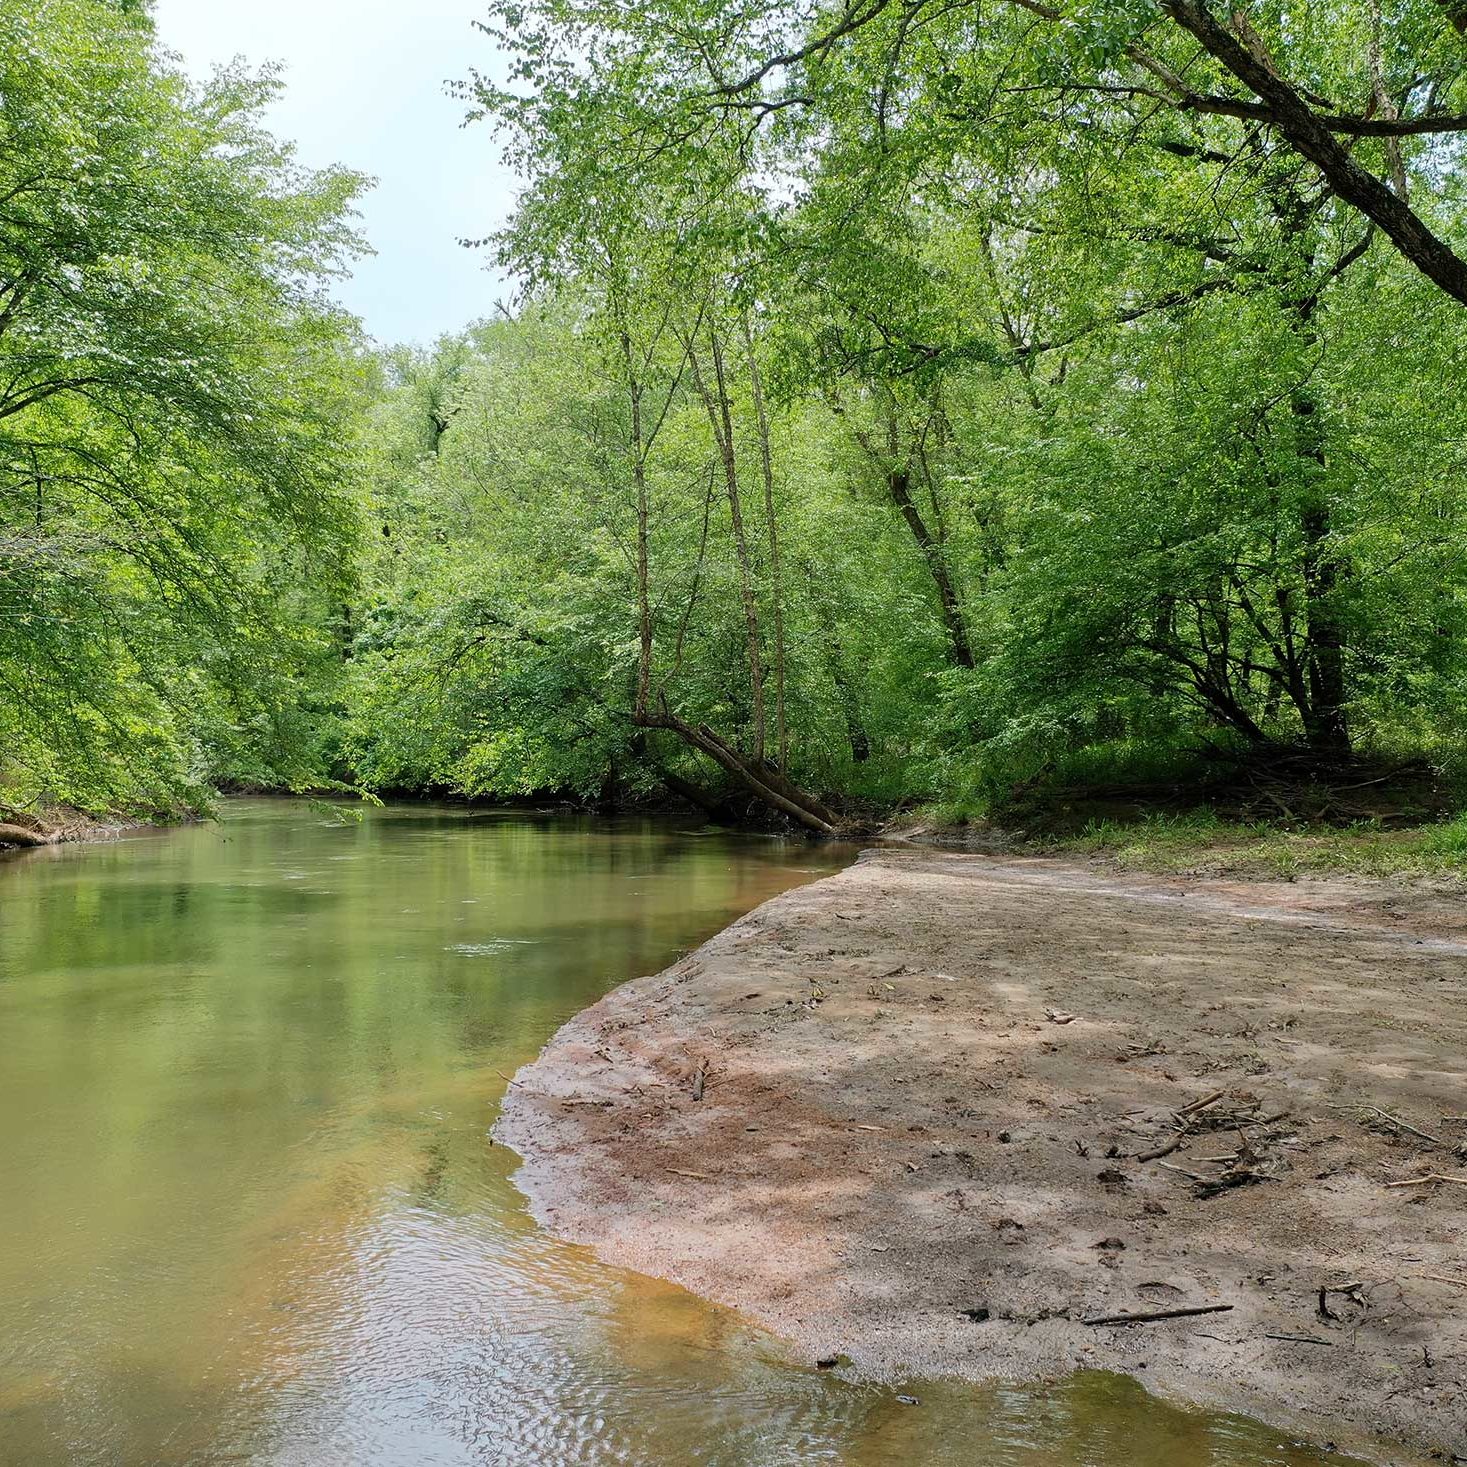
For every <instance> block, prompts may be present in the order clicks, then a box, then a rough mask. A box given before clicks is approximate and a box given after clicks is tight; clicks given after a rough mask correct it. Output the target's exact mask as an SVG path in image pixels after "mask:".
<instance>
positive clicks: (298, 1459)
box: [0, 800, 1342, 1467]
mask: <svg viewBox="0 0 1467 1467" xmlns="http://www.w3.org/2000/svg"><path fill="white" fill-rule="evenodd" d="M354 813H355V812H354ZM850 856H851V852H850V851H849V850H847V849H842V848H839V847H831V846H825V847H822V846H814V845H808V844H805V843H803V842H800V841H781V840H774V839H763V838H757V837H741V836H734V835H727V834H717V833H712V832H708V831H705V830H699V829H696V828H694V826H693V825H692V823H690V822H685V821H684V822H679V821H676V820H647V819H630V818H628V819H613V820H601V819H590V818H583V817H574V816H566V815H553V816H551V815H538V814H528V813H525V812H497V811H493V812H491V811H480V810H466V809H463V808H459V807H450V806H433V805H421V804H414V805H388V806H385V807H382V808H380V809H368V810H365V811H363V812H361V818H360V819H357V818H350V817H346V816H343V815H341V814H339V813H333V812H332V811H331V810H329V809H327V808H324V807H320V806H315V805H311V804H307V803H304V802H296V801H285V800H234V801H229V802H227V803H226V805H225V808H224V811H223V818H222V819H221V820H220V821H219V822H217V823H210V824H203V825H196V826H191V827H187V828H183V829H179V830H174V831H169V832H166V833H162V834H155V833H140V834H138V835H136V836H131V837H128V838H124V839H120V840H117V841H115V842H109V843H106V844H99V845H93V846H84V847H83V846H76V847H61V848H56V849H54V850H50V851H43V852H39V853H36V854H33V855H28V856H25V857H22V858H19V859H16V860H11V861H6V862H4V863H0V1245H3V1246H0V1463H3V1464H5V1467H12V1464H13V1467H62V1464H65V1467H83V1464H86V1467H90V1464H96V1467H177V1464H216V1463H217V1464H223V1463H229V1464H259V1467H265V1464H269V1467H488V1464H494V1467H500V1464H504V1467H561V1464H565V1467H570V1464H577V1467H581V1464H585V1467H600V1464H612V1463H618V1464H622V1463H625V1464H634V1467H682V1464H690V1463H703V1464H712V1467H785V1464H791V1467H793V1464H806V1463H817V1462H818V1463H838V1464H843V1467H847V1464H848V1467H897V1464H900V1467H916V1464H923V1463H932V1464H938V1463H944V1464H945V1463H948V1462H958V1461H963V1462H974V1463H978V1462H981V1463H983V1464H985V1467H1163V1464H1166V1467H1313V1464H1316V1463H1323V1462H1325V1461H1326V1460H1327V1461H1329V1462H1331V1463H1336V1464H1338V1463H1339V1462H1340V1461H1341V1460H1342V1459H1341V1458H1339V1457H1338V1456H1334V1455H1330V1456H1328V1457H1327V1458H1326V1457H1325V1456H1323V1455H1316V1454H1314V1453H1312V1452H1310V1451H1309V1450H1307V1449H1305V1448H1303V1447H1299V1446H1296V1445H1293V1444H1290V1443H1287V1442H1285V1441H1284V1440H1283V1439H1282V1437H1281V1435H1280V1434H1279V1433H1277V1432H1274V1431H1270V1430H1267V1429H1265V1428H1263V1427H1260V1426H1257V1425H1256V1424H1253V1423H1249V1422H1246V1421H1241V1420H1238V1419H1236V1418H1232V1417H1220V1416H1212V1415H1205V1414H1201V1413H1193V1412H1186V1411H1182V1410H1179V1409H1176V1408H1174V1407H1171V1406H1168V1405H1164V1404H1162V1403H1160V1402H1158V1401H1155V1400H1153V1399H1152V1398H1150V1397H1148V1396H1147V1395H1145V1394H1144V1393H1143V1392H1142V1391H1141V1389H1140V1388H1139V1387H1138V1386H1136V1385H1134V1384H1133V1383H1131V1382H1129V1381H1127V1380H1123V1379H1120V1378H1117V1377H1111V1376H1106V1375H1099V1374H1095V1375H1086V1376H1079V1377H1074V1378H1071V1379H1070V1380H1068V1381H1064V1382H1060V1383H1055V1384H1051V1385H1049V1386H1033V1387H1026V1388H1022V1389H1020V1388H1008V1389H1002V1390H978V1389H974V1388H971V1387H964V1386H959V1385H953V1384H938V1383H921V1382H918V1383H911V1384H907V1385H904V1386H903V1388H902V1389H903V1391H904V1392H905V1393H907V1394H911V1395H915V1396H916V1397H918V1398H919V1400H920V1404H919V1405H915V1406H914V1405H908V1404H904V1403H902V1402H901V1401H900V1400H898V1398H897V1394H896V1393H895V1392H894V1391H893V1390H892V1389H890V1388H887V1387H878V1386H872V1385H861V1384H852V1383H849V1382H846V1381H843V1380H840V1379H837V1378H835V1377H833V1376H831V1375H829V1374H825V1373H822V1372H819V1371H816V1370H814V1369H812V1368H809V1366H808V1364H806V1363H804V1362H800V1361H795V1360H791V1359H789V1358H788V1356H787V1354H786V1352H785V1351H784V1350H783V1349H782V1347H781V1346H780V1344H779V1342H778V1341H776V1340H773V1339H770V1338H769V1337H767V1336H765V1335H763V1334H761V1333H760V1332H758V1331H757V1330H754V1329H752V1328H751V1327H749V1326H747V1325H745V1324H743V1323H742V1322H741V1321H740V1320H739V1319H738V1317H737V1316H735V1315H732V1314H730V1313H728V1312H726V1311H723V1310H720V1309H716V1308H714V1307H711V1306H709V1305H706V1304H704V1303H702V1302H701V1301H699V1300H697V1299H694V1298H693V1297H691V1296H690V1295H688V1294H686V1293H683V1292H682V1291H681V1290H678V1289H675V1288H672V1287H670V1286H667V1285H663V1284H659V1283H656V1282H654V1281H651V1280H648V1279H645V1278H642V1277H640V1276H635V1275H630V1274H626V1273H622V1272H619V1271H616V1270H613V1269H609V1268H605V1267H602V1266H600V1265H599V1264H598V1263H597V1262H596V1261H595V1259H594V1258H593V1257H591V1256H590V1255H589V1254H588V1253H587V1252H586V1251H585V1250H583V1249H578V1248H575V1247H571V1246H567V1245H564V1244H560V1243H557V1242H556V1241H555V1240H554V1239H551V1238H549V1237H547V1236H546V1235H545V1234H544V1233H543V1232H541V1231H540V1230H539V1229H538V1228H537V1227H536V1226H535V1225H534V1224H533V1223H532V1222H531V1221H530V1219H529V1218H528V1216H527V1215H526V1212H525V1207H524V1204H523V1200H522V1199H521V1198H520V1196H519V1194H518V1193H517V1192H516V1191H515V1188H514V1185H513V1181H512V1178H513V1173H514V1170H515V1158H514V1156H513V1155H512V1154H510V1153H508V1152H506V1151H505V1150H504V1149H503V1148H501V1147H495V1146H493V1145H491V1144H490V1142H489V1140H488V1137H487V1132H488V1129H489V1126H490V1123H491V1122H492V1120H493V1117H494V1114H495V1108H496V1106H497V1104H498V1100H499V1096H500V1095H501V1093H502V1091H503V1088H504V1085H505V1077H506V1076H508V1075H510V1074H512V1073H513V1071H514V1069H515V1068H516V1067H517V1066H518V1065H520V1064H521V1063H523V1062H524V1061H525V1060H527V1059H528V1058H530V1057H531V1056H532V1055H534V1054H535V1052H536V1051H537V1050H538V1049H539V1047H540V1046H541V1045H542V1044H543V1043H544V1042H545V1040H546V1039H548V1038H549V1036H550V1035H551V1034H552V1033H553V1032H554V1030H555V1029H556V1027H557V1026H558V1025H559V1024H561V1023H562V1022H563V1021H564V1020H565V1019H566V1018H568V1017H569V1016H570V1015H571V1014H573V1013H575V1012H576V1011H577V1010H578V1009H580V1008H582V1007H584V1006H585V1005H587V1004H589V1003H591V1002H593V1001H594V1000H595V999H596V998H597V997H598V996H599V995H600V994H602V993H603V992H605V991H606V990H607V989H608V988H609V987H611V986H612V985H614V984H616V983H619V982H621V981H623V980H624V979H626V978H629V977H632V976H635V975H637V974H641V973H646V972H651V971H655V970H656V969H658V968H660V967H663V966H665V965H666V964H667V963H669V962H671V961H672V960H673V959H674V958H675V957H676V956H677V955H678V953H679V952H681V951H684V950H686V949H687V948H688V947H691V946H693V945H695V944H697V943H698V942H700V941H701V940H703V939H704V938H706V937H707V936H709V935H711V934H712V933H713V932H714V931H716V930H717V929H718V928H719V927H721V926H723V925H724V924H726V923H727V922H728V921H730V920H731V919H732V918H733V917H735V916H737V915H739V914H740V913H742V912H744V911H747V910H748V909H749V908H751V907H753V906H754V905H756V904H757V903H759V902H761V901H763V900H764V899H765V898H767V897H769V896H772V895H774V894H775V893H777V892H779V891H782V890H784V889H786V888H788V887H790V886H792V885H795V884H798V883H801V882H805V881H810V880H814V879H816V878H817V877H819V876H820V875H822V874H824V873H825V872H827V871H830V870H833V869H836V868H838V867H839V866H840V865H842V864H843V863H844V862H846V861H847V860H849V859H850Z"/></svg>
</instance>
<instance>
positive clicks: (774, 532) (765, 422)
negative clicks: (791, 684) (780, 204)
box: [744, 319, 790, 769]
mask: <svg viewBox="0 0 1467 1467" xmlns="http://www.w3.org/2000/svg"><path fill="white" fill-rule="evenodd" d="M744 345H745V347H746V349H747V351H748V355H749V386H750V389H751V390H752V392H753V395H754V419H755V422H756V423H757V424H758V425H759V461H760V467H761V468H762V469H763V472H764V520H765V523H766V525H767V526H768V529H769V582H770V595H771V599H772V601H773V603H774V729H775V740H776V742H777V744H778V747H779V767H780V768H781V769H788V768H789V763H790V738H789V725H788V723H787V721H786V718H785V703H784V674H785V653H784V579H783V576H782V575H781V573H780V564H779V529H778V526H777V524H776V523H775V518H774V460H773V457H772V456H771V454H770V450H769V413H768V410H767V409H766V408H765V405H764V384H763V382H762V381H761V380H760V377H759V361H758V358H757V357H756V355H755V353H754V333H753V332H752V331H751V330H750V329H749V323H748V320H747V319H745V321H744Z"/></svg>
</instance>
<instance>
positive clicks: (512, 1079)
mask: <svg viewBox="0 0 1467 1467" xmlns="http://www.w3.org/2000/svg"><path fill="white" fill-rule="evenodd" d="M494 1073H495V1074H496V1075H498V1076H499V1078H500V1079H501V1080H503V1081H504V1083H505V1084H506V1085H518V1084H519V1083H520V1082H519V1081H518V1080H516V1079H515V1077H514V1076H513V1075H506V1074H505V1073H504V1071H503V1070H495V1072H494Z"/></svg>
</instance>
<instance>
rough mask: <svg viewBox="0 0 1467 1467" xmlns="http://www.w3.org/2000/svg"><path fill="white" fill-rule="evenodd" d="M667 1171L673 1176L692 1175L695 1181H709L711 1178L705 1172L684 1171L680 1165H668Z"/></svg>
mask: <svg viewBox="0 0 1467 1467" xmlns="http://www.w3.org/2000/svg"><path fill="white" fill-rule="evenodd" d="M668 1171H670V1172H671V1173H672V1174H673V1176H675V1177H692V1178H693V1180H694V1181H696V1182H711V1181H712V1180H713V1178H712V1177H710V1176H709V1175H708V1173H707V1172H685V1171H683V1170H682V1168H681V1167H675V1166H670V1167H668Z"/></svg>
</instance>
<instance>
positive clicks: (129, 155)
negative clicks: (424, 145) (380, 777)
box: [0, 0, 362, 808]
mask: <svg viewBox="0 0 1467 1467" xmlns="http://www.w3.org/2000/svg"><path fill="white" fill-rule="evenodd" d="M273 88H274V82H273V80H272V78H271V77H270V76H269V75H268V74H267V75H262V76H254V75H250V74H247V73H244V72H242V71H231V72H226V73H223V74H220V75H218V76H216V77H215V78H214V79H213V81H211V82H210V83H208V84H207V85H204V86H201V87H194V86H191V85H190V84H189V83H188V82H187V81H185V79H184V78H183V76H182V74H181V73H180V72H179V71H178V70H176V69H175V67H174V66H173V64H172V63H171V62H170V60H169V59H168V58H167V57H166V56H163V55H161V54H160V53H159V51H158V49H157V48H156V46H155V45H154V42H153V38H152V35H151V31H150V26H149V23H148V20H147V17H146V15H145V13H144V12H143V11H142V10H141V9H140V8H139V7H136V6H112V5H106V4H102V3H100V0H16V3H11V4H7V5H6V6H5V7H4V8H3V10H0V688H3V697H0V786H3V788H0V794H4V796H5V797H6V798H7V799H10V800H12V801H15V802H17V803H20V804H25V803H28V802H30V801H33V800H35V799H37V798H42V799H48V800H70V801H73V802H75V803H78V804H82V805H86V806H95V807H107V806H114V807H115V806H135V807H137V806H140V807H144V808H148V807H152V808H160V807H161V808H166V807H170V806H172V805H174V804H176V803H178V802H196V801H197V800H198V799H199V798H200V797H201V794H202V793H203V792H204V791H206V790H207V788H208V787H209V785H210V784H211V783H213V782H215V781H217V780H219V779H221V778H227V777H232V776H248V777H251V778H256V779H268V780H271V781H272V782H276V781H278V782H284V783H292V782H299V781H301V780H304V779H308V778H311V777H313V776H314V769H313V766H314V764H315V762H316V753H315V738H314V735H313V732H312V730H311V728H310V727H309V724H310V715H309V712H308V711H307V707H306V704H307V702H308V700H309V698H310V696H311V688H312V684H313V682H314V681H315V680H316V678H317V677H318V668H317V666H316V665H317V664H318V663H320V662H321V660H322V658H323V654H329V646H327V644H326V643H325V642H324V641H323V638H322V634H321V632H320V631H319V630H318V625H317V624H318V623H319V621H320V616H319V610H320V607H321V605H322V597H323V593H324V592H325V591H326V590H327V589H329V587H330V585H331V583H332V582H333V580H336V579H339V578H340V577H341V576H342V575H343V574H345V573H346V570H347V567H346V564H345V561H344V558H343V556H344V551H345V549H346V547H347V546H348V545H349V543H350V540H351V526H352V523H353V511H352V508H351V504H350V498H349V495H348V494H347V493H346V488H345V480H344V468H345V464H344V462H343V459H342V451H341V445H342V443H343V440H344V439H345V441H346V442H347V443H349V442H350V439H351V436H352V430H351V424H352V423H353V421H354V418H355V416H356V413H357V411H358V409H357V405H356V404H357V401H358V399H359V398H360V397H361V394H362V386H361V382H360V381H359V379H360V378H361V375H362V372H361V367H360V366H359V365H358V362H357V358H358V356H359V353H358V351H357V348H356V346H355V341H354V336H353V331H354V328H353V326H352V324H351V323H350V322H349V321H348V320H347V319H345V318H343V317H342V316H341V314H340V313H339V312H338V311H336V310H335V309H334V308H333V307H332V306H330V305H329V304H328V303H327V301H326V299H325V297H324V295H323V291H322V286H323V282H324V280H325V279H326V278H327V277H328V276H329V275H330V274H331V273H332V272H333V271H335V270H338V269H339V268H341V266H342V265H343V264H344V262H345V261H346V260H347V258H348V257H349V256H350V255H351V254H352V252H353V251H354V250H355V249H356V248H357V245H356V241H355V240H354V238H353V236H352V233H351V230H350V228H349V226H348V222H347V216H348V213H349V208H350V204H351V200H352V198H353V196H354V194H355V193H356V192H357V191H358V189H359V187H360V181H359V180H358V179H357V178H355V177H353V176H352V175H350V174H346V173H340V172H328V173H324V174H310V173H307V172H304V171H302V170H301V169H299V168H297V167H296V166H295V165H294V163H293V162H292V159H291V154H290V150H289V149H288V148H287V147H285V146H283V145H281V144H279V143H277V142H276V141H275V140H274V139H273V138H271V137H270V136H268V135H267V134H266V133H265V132H264V131H262V130H261V128H260V126H259V122H258V118H259V114H260V111H261V109H262V107H263V106H264V104H265V103H266V101H267V100H268V98H269V97H270V95H271V93H272V90H273ZM344 430H345V431H344Z"/></svg>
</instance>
